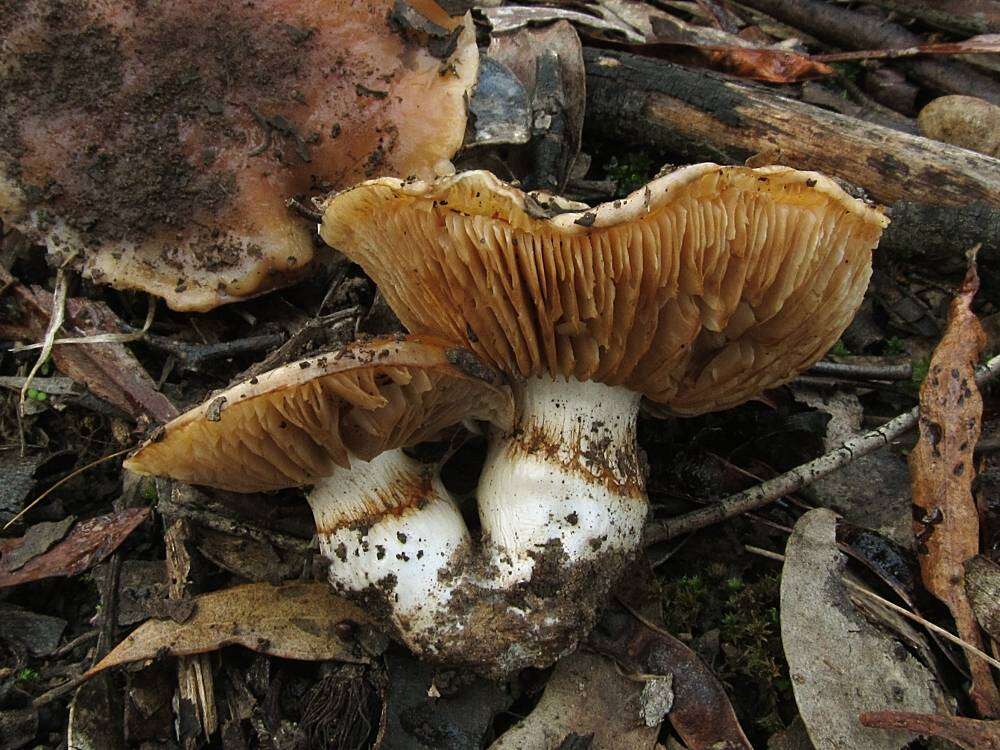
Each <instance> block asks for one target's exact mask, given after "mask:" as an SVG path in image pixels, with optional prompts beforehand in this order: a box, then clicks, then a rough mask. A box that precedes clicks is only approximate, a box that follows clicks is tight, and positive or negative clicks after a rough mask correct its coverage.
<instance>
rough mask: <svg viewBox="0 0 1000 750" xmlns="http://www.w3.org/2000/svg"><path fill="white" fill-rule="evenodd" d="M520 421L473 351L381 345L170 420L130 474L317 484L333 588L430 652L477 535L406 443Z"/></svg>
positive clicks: (245, 484)
mask: <svg viewBox="0 0 1000 750" xmlns="http://www.w3.org/2000/svg"><path fill="white" fill-rule="evenodd" d="M473 364H474V365H475V366H472V365H473ZM512 413H513V401H512V397H511V395H510V391H509V389H508V388H507V386H505V385H503V381H502V379H501V377H500V376H499V375H498V374H497V373H496V372H495V371H493V370H492V369H490V368H488V367H486V366H484V365H482V364H481V363H478V361H477V360H476V358H475V357H474V356H473V355H472V354H471V353H470V352H468V351H464V350H460V349H456V348H455V347H453V346H445V345H443V344H442V342H438V341H434V340H433V339H418V338H410V339H402V340H396V339H392V340H381V341H375V342H371V343H360V344H354V345H351V346H349V347H347V348H345V349H343V350H341V351H339V352H337V353H336V354H330V355H318V356H315V357H311V358H309V359H304V360H301V361H298V362H293V363H291V364H288V365H285V366H283V367H280V368H278V369H276V370H272V371H270V372H268V373H265V374H263V375H261V376H259V377H256V378H253V379H251V380H249V381H248V382H245V383H242V384H240V385H237V386H235V387H233V388H230V389H228V390H227V391H225V392H224V393H222V394H221V395H218V396H216V397H214V398H212V399H210V400H209V401H208V402H206V403H205V404H203V405H201V406H199V407H196V408H194V409H192V410H191V411H188V412H187V413H185V414H183V415H181V416H180V417H178V418H177V419H175V420H173V421H172V422H170V423H169V424H167V425H166V428H165V430H164V431H163V432H162V433H161V434H159V435H157V436H156V437H155V438H154V439H152V440H150V441H149V442H147V443H146V444H144V445H143V446H142V447H141V448H140V449H139V450H138V452H137V453H135V454H134V455H133V456H132V457H131V458H129V459H128V461H127V462H126V464H125V465H126V467H127V468H129V469H131V470H132V471H135V472H138V473H140V474H153V475H165V476H170V477H173V478H175V479H179V480H181V481H185V482H189V483H191V484H201V485H207V486H210V487H218V488H221V489H226V490H231V491H234V492H259V491H264V490H277V489H282V488H288V487H309V488H310V489H308V491H307V498H308V500H309V504H310V506H311V507H312V510H313V515H314V517H315V519H316V528H317V533H318V535H319V540H320V548H321V550H322V552H323V555H324V556H325V557H326V558H327V559H328V560H329V561H330V580H331V582H332V583H333V585H334V587H335V588H337V589H338V590H339V591H341V592H343V593H345V594H348V595H351V596H353V597H355V598H360V599H361V600H362V601H363V602H364V603H365V604H366V605H368V606H369V607H371V608H373V609H374V610H376V611H377V612H378V613H379V614H381V615H383V616H384V617H385V618H386V619H387V620H388V621H390V622H391V623H392V624H393V625H394V626H395V629H396V630H397V632H398V634H399V635H400V637H401V639H402V640H403V641H404V642H406V643H408V644H410V645H412V646H413V647H414V649H415V650H418V651H427V650H430V651H431V655H433V650H434V646H435V643H436V624H435V623H436V618H437V617H439V615H440V611H441V610H442V609H444V608H445V607H447V605H448V603H449V600H450V598H451V594H452V580H453V578H454V576H448V575H446V573H447V572H448V571H449V570H452V571H455V570H458V569H460V568H461V567H462V561H463V560H464V559H465V557H466V556H467V555H468V552H469V546H470V539H469V532H468V530H467V528H466V525H465V521H464V520H463V518H462V515H461V513H460V512H459V510H458V508H457V506H456V505H455V502H454V500H453V499H452V498H451V496H450V495H449V494H448V492H447V490H445V488H444V486H443V485H442V484H441V481H440V480H439V479H438V477H437V475H436V473H435V472H433V471H431V470H430V469H428V468H427V467H425V466H424V465H422V464H420V463H418V462H417V461H415V460H414V459H412V458H410V457H408V456H407V455H406V454H405V453H403V451H402V450H400V448H401V447H403V446H408V445H413V444H415V443H419V442H421V441H425V440H429V439H432V438H434V437H435V436H437V435H438V434H439V433H440V432H441V431H442V430H443V429H445V428H447V427H448V426H450V425H453V424H455V423H457V422H460V421H462V420H464V419H480V420H488V421H490V422H494V423H496V424H498V425H501V426H507V427H509V426H510V423H511V420H512ZM331 625H332V623H331Z"/></svg>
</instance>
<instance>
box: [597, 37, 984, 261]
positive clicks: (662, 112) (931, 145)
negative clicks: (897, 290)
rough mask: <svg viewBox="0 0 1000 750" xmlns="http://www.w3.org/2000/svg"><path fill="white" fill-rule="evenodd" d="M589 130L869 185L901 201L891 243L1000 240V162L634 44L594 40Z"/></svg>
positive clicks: (943, 246) (890, 247)
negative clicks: (764, 159)
mask: <svg viewBox="0 0 1000 750" xmlns="http://www.w3.org/2000/svg"><path fill="white" fill-rule="evenodd" d="M584 60H585V61H586V64H587V121H586V123H585V128H586V129H587V131H588V133H589V134H590V135H591V136H597V137H599V138H602V139H605V140H608V139H610V140H612V141H613V142H622V141H625V142H631V143H636V144H642V145H643V146H645V147H650V146H652V147H657V148H662V149H665V150H668V151H670V152H672V153H676V154H677V155H678V156H679V157H680V158H682V159H684V160H687V161H716V162H719V163H723V164H741V163H743V162H745V161H746V160H747V159H748V158H750V157H751V156H754V155H756V154H761V153H770V154H773V155H774V158H773V159H771V162H772V163H781V164H787V165H788V166H791V167H795V168H798V169H811V170H816V171H818V172H823V173H825V174H829V175H833V176H835V177H839V178H841V179H843V180H847V181H849V182H851V183H853V184H855V185H859V186H861V187H863V188H864V189H865V190H866V191H867V192H868V194H869V195H870V196H871V197H873V198H874V199H876V200H878V201H880V202H882V203H885V204H887V205H889V206H890V207H891V214H892V218H893V222H892V224H891V225H890V226H889V228H888V230H887V231H886V232H885V234H884V235H883V237H882V241H881V243H880V248H881V249H882V251H883V252H890V253H895V252H898V251H906V252H907V253H911V252H912V253H918V254H920V255H921V256H924V257H926V258H927V259H928V260H933V261H934V262H935V263H937V262H939V261H940V260H941V259H950V262H951V264H952V265H953V266H954V268H952V269H950V270H954V271H960V270H961V269H964V266H965V263H964V253H965V251H966V250H967V249H968V248H969V247H970V246H971V245H973V244H975V243H976V242H983V243H984V252H983V255H982V257H983V259H984V261H985V262H986V263H987V264H988V263H989V262H990V255H991V254H990V253H989V252H988V247H986V245H989V244H991V243H996V241H997V240H996V238H997V237H1000V232H998V231H997V229H998V228H1000V191H998V190H997V189H996V186H997V185H998V184H1000V160H998V159H992V158H990V157H988V156H983V155H980V154H975V153H973V152H970V151H968V150H966V149H961V148H958V147H956V146H951V145H949V144H945V143H938V142H937V141H932V140H930V139H928V138H922V137H920V136H915V135H908V134H906V133H901V132H899V131H896V130H892V129H889V128H885V127H880V126H878V125H873V124H870V123H867V122H864V121H862V120H859V119H857V118H854V117H849V116H846V115H842V114H837V113H835V112H829V111H827V110H824V109H821V108H819V107H815V106H812V105H809V104H804V103H803V102H800V101H797V100H794V99H789V98H786V97H783V96H780V95H778V94H776V93H774V92H773V91H771V90H768V89H765V88H763V87H760V86H755V85H751V84H747V83H742V82H738V81H734V80H732V79H729V78H725V77H723V76H720V75H716V74H713V73H710V72H707V71H704V70H690V69H686V68H682V67H679V66H676V65H671V64H669V63H664V62H662V61H658V60H649V59H646V58H642V57H638V56H636V55H631V54H628V53H624V52H616V51H610V50H595V49H590V48H586V49H584Z"/></svg>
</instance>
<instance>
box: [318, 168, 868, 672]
mask: <svg viewBox="0 0 1000 750" xmlns="http://www.w3.org/2000/svg"><path fill="white" fill-rule="evenodd" d="M887 223H888V220H887V219H886V218H885V216H884V215H883V214H882V213H881V212H880V211H879V210H877V209H876V208H873V207H872V206H869V205H867V204H866V203H864V202H862V201H861V200H857V199H854V198H851V197H850V196H849V195H848V194H847V193H845V192H844V191H843V190H842V189H841V188H840V187H839V186H838V185H837V184H836V183H835V182H833V181H832V180H830V179H829V178H827V177H824V176H822V175H820V174H817V173H814V172H802V171H796V170H793V169H790V168H787V167H776V166H775V167H765V168H762V169H750V168H745V167H720V166H718V165H714V164H698V165H694V166H690V167H686V168H683V169H680V170H677V171H675V172H672V173H670V174H667V175H665V176H663V177H660V178H658V179H656V180H654V181H653V182H651V183H649V184H648V185H646V186H645V187H643V188H641V189H640V190H638V191H636V192H635V193H633V194H632V195H630V196H629V197H627V198H625V199H624V200H620V201H614V202H611V203H606V204H603V205H600V206H597V207H596V208H587V207H585V206H584V207H580V205H579V204H568V203H567V202H565V201H560V200H559V199H556V198H553V197H551V196H546V195H540V194H525V193H522V192H521V191H520V190H518V189H516V188H514V187H512V186H510V185H507V184H504V183H503V182H501V181H500V180H498V179H497V178H496V177H494V176H493V175H491V174H489V173H486V172H467V173H463V174H458V175H455V176H452V177H448V178H443V179H438V180H436V181H433V182H422V181H401V180H397V179H391V178H382V179H378V180H372V181H369V182H366V183H363V184H361V185H359V186H356V187H354V188H351V189H349V190H347V191H344V192H342V193H339V194H336V195H334V196H332V197H331V198H330V199H328V201H327V203H326V204H325V211H324V216H323V222H322V226H321V234H322V236H323V238H324V239H325V240H326V241H327V242H328V243H329V244H330V245H332V246H333V247H335V248H337V249H338V250H340V251H342V252H343V253H345V254H346V255H347V256H348V257H349V258H350V259H352V260H354V261H355V262H357V263H359V264H360V265H361V266H362V267H363V268H364V269H365V271H366V272H367V273H368V274H369V276H371V277H372V279H374V280H375V282H376V283H377V284H378V286H379V289H380V290H381V292H382V294H384V295H385V297H386V299H387V300H388V302H389V304H390V305H391V307H392V308H393V309H394V310H395V312H396V313H397V315H398V316H399V318H400V320H402V322H403V323H404V324H405V325H406V326H407V327H408V328H409V329H410V330H411V331H413V332H415V333H422V334H433V335H438V336H442V337H445V338H448V339H450V340H454V341H460V342H463V344H464V345H465V346H467V347H469V348H470V349H472V350H473V351H475V352H476V353H477V354H478V355H479V356H480V357H482V358H483V359H484V360H485V361H487V362H489V363H491V364H492V365H493V366H495V367H497V368H498V369H500V370H501V371H503V372H506V373H508V374H510V375H513V376H517V377H519V378H520V379H521V380H520V398H519V401H520V403H519V407H520V408H519V413H518V421H517V423H516V424H515V426H514V429H513V430H509V431H504V430H502V429H500V430H496V431H494V433H493V435H492V437H491V445H490V449H489V454H488V457H487V461H486V465H485V467H484V470H483V475H482V477H481V480H480V485H479V493H478V501H479V513H480V518H481V522H482V528H483V534H484V543H485V544H486V545H487V550H486V555H487V557H488V559H489V560H490V563H491V569H492V570H493V574H492V578H491V582H492V585H494V586H495V587H497V588H498V589H504V590H509V591H514V590H518V589H523V588H524V587H526V586H527V587H528V588H530V587H531V586H532V585H533V584H537V583H541V584H544V586H538V587H536V589H537V590H539V591H541V592H542V593H540V594H539V595H540V596H541V597H543V600H542V602H541V603H539V604H536V609H539V610H541V609H544V608H545V607H549V608H550V615H551V620H552V623H553V624H552V627H551V628H550V629H549V631H547V633H548V635H547V637H549V641H548V642H547V643H546V644H545V647H544V648H532V649H526V651H525V654H526V656H525V661H524V662H523V663H532V662H529V661H527V659H528V658H529V655H528V652H529V651H530V652H531V653H530V657H531V658H536V659H538V661H536V662H534V663H536V664H538V665H542V664H544V663H546V662H549V661H551V660H553V659H554V658H556V657H557V656H558V655H559V654H560V653H562V652H563V651H565V650H566V649H567V648H569V647H571V646H572V645H573V643H575V640H576V639H577V638H579V637H580V635H581V633H583V632H585V631H586V629H587V628H589V626H590V625H591V624H592V622H593V617H594V609H595V607H596V606H597V605H599V604H600V602H601V601H602V600H603V598H604V597H605V596H606V593H607V591H608V589H609V587H610V585H611V584H612V582H613V581H614V580H615V579H616V578H617V577H618V576H619V575H620V574H621V572H622V570H623V567H624V565H625V563H626V561H627V560H628V559H629V558H630V557H631V556H632V555H633V554H634V552H635V550H636V548H637V546H638V543H639V539H640V536H641V533H642V528H643V524H644V521H645V519H646V514H647V507H648V503H647V498H646V494H645V488H644V475H643V465H642V461H641V460H640V458H639V454H638V451H637V446H636V439H635V419H636V413H637V409H638V405H639V400H640V398H641V397H642V396H646V397H647V398H649V399H652V400H653V401H656V402H659V403H662V404H665V405H667V406H668V407H669V408H670V409H671V410H672V411H673V412H675V413H678V414H699V413H703V412H708V411H713V410H717V409H724V408H728V407H731V406H735V405H737V404H739V403H741V402H743V401H746V400H747V399H749V398H751V397H753V396H755V395H756V394H759V393H760V392H761V391H763V390H764V389H766V388H770V387H774V386H777V385H780V384H781V383H784V382H786V381H788V380H790V379H791V378H792V377H794V376H795V375H796V374H797V373H798V372H800V371H802V370H803V369H805V368H807V367H809V365H811V364H812V363H813V362H815V361H816V360H817V359H819V358H820V357H821V356H822V355H823V354H824V353H825V352H826V351H827V349H828V348H829V347H830V346H832V345H833V343H834V342H836V340H837V338H838V337H839V335H840V334H841V332H842V331H843V330H844V329H845V328H846V326H847V325H848V323H849V322H850V320H851V318H852V317H853V315H854V312H855V311H856V309H857V307H858V306H859V305H860V303H861V300H862V297H863V294H864V291H865V288H866V286H867V283H868V279H869V276H870V274H871V255H872V250H873V249H874V247H875V246H876V244H877V243H878V240H879V237H880V235H881V232H882V230H883V228H884V227H885V226H886V225H887ZM545 592H548V593H545ZM567 592H572V593H570V594H567ZM545 597H547V599H545ZM567 597H576V599H577V601H578V602H579V606H577V607H575V608H572V609H567V608H565V604H566V600H567ZM570 616H572V617H575V618H577V619H576V621H572V622H571V621H570V619H569V618H570ZM560 628H561V630H560ZM557 631H558V632H557ZM536 646H537V644H536ZM546 649H547V650H546Z"/></svg>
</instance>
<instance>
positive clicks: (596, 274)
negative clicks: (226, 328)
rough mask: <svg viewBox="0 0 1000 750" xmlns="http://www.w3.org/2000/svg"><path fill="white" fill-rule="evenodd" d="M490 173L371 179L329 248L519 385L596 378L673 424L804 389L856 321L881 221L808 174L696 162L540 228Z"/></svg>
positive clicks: (430, 327)
mask: <svg viewBox="0 0 1000 750" xmlns="http://www.w3.org/2000/svg"><path fill="white" fill-rule="evenodd" d="M533 203H537V201H534V200H533V198H532V196H531V195H526V194H524V193H522V192H521V191H520V190H518V189H516V188H514V187H511V186H510V185H507V184H505V183H503V182H501V181H500V180H499V179H497V178H496V177H494V176H493V175H492V174H489V173H488V172H466V173H462V174H459V175H456V176H454V177H451V178H445V179H438V180H436V181H433V182H421V181H400V180H397V179H391V178H382V179H378V180H371V181H369V182H365V183H363V184H361V185H359V186H356V187H354V188H352V189H350V190H347V191H345V192H342V193H339V194H337V195H334V196H332V197H331V198H330V199H328V201H327V202H326V204H325V212H324V217H323V224H322V227H321V230H320V233H321V235H322V236H323V239H324V240H326V241H327V242H328V243H329V244H330V245H332V246H333V247H335V248H337V249H338V250H340V251H342V252H344V253H345V254H346V255H347V256H348V257H350V258H351V259H352V260H354V261H356V262H358V263H360V264H361V266H362V267H363V268H364V269H365V271H366V272H367V273H368V274H369V275H370V276H371V277H372V278H373V279H374V280H375V282H376V283H377V284H378V285H379V288H380V289H381V290H382V292H383V294H385V295H386V298H387V300H388V301H389V303H390V305H391V306H392V308H393V309H394V310H395V311H396V313H397V314H398V315H399V318H400V320H402V321H403V323H404V324H405V325H406V326H407V327H408V328H409V329H410V330H411V331H415V332H420V333H434V334H435V335H440V336H444V337H447V338H453V339H456V340H459V341H464V342H466V344H467V345H468V346H469V347H470V348H471V349H473V350H474V351H475V352H476V353H477V354H478V355H479V356H481V357H483V358H484V359H485V360H486V361H488V362H491V363H492V364H494V365H495V366H496V367H498V368H499V369H501V370H503V371H505V372H508V373H514V374H519V375H521V376H523V377H529V376H532V375H539V374H543V373H547V374H549V375H550V376H552V377H559V376H563V377H567V378H568V377H573V378H576V379H578V380H597V381H600V382H604V383H607V384H609V385H615V386H617V385H622V386H626V387H629V388H632V389H634V390H637V391H639V392H641V393H643V394H645V395H646V396H648V397H649V398H650V399H652V400H654V401H658V402H661V403H665V404H668V405H669V407H670V408H671V409H672V410H674V411H675V412H678V413H686V414H693V413H700V412H705V411H711V410H714V409H720V408H724V407H727V406H732V405H735V404H738V403H740V402H742V401H745V400H746V399H748V398H751V397H752V396H754V395H756V394H758V393H760V392H761V391H762V390H764V389H765V388H768V387H773V386H776V385H779V384H781V383H782V382H785V381H786V380H788V379H790V378H791V377H793V376H794V375H795V374H796V373H797V372H798V371H800V370H801V369H803V368H804V367H806V366H808V365H809V364H811V363H812V362H813V361H815V360H816V359H818V358H819V357H820V356H822V354H823V353H824V352H825V351H826V350H827V349H829V347H830V346H832V345H833V344H834V343H835V342H836V340H837V338H838V337H839V335H840V334H841V332H842V331H843V330H844V328H846V326H847V325H848V323H849V322H850V320H851V318H852V316H853V315H854V312H855V311H856V309H857V307H858V305H860V303H861V299H862V296H863V294H864V290H865V288H866V286H867V283H868V278H869V276H870V274H871V253H872V250H873V249H874V247H875V246H876V244H877V243H878V240H879V237H880V235H881V232H882V230H883V229H884V228H885V226H886V225H887V224H888V219H887V218H886V217H885V216H884V215H883V214H882V213H881V212H880V211H879V210H877V209H876V208H874V207H872V206H869V205H867V204H865V203H864V202H862V201H860V200H857V199H854V198H851V197H850V196H848V195H847V194H846V193H845V192H844V191H843V190H842V189H841V188H840V187H839V186H838V185H837V184H836V183H834V182H833V181H832V180H830V179H829V178H827V177H824V176H823V175H820V174H817V173H815V172H802V171H797V170H794V169H790V168H788V167H779V166H772V167H764V168H761V169H750V168H746V167H720V166H718V165H715V164H697V165H693V166H690V167H685V168H682V169H680V170H677V171H675V172H673V173H670V174H668V175H666V176H663V177H660V178H658V179H656V180H654V181H653V182H651V183H649V184H648V185H646V186H645V187H643V188H641V189H639V190H638V191H636V192H635V193H633V194H632V195H630V196H629V197H627V198H625V199H624V200H620V201H614V202H610V203H605V204H602V205H600V206H597V207H596V208H593V209H575V210H572V209H571V210H562V208H561V207H560V206H559V205H553V204H552V203H549V202H547V201H543V203H544V204H545V205H550V210H549V213H550V214H551V216H550V217H549V216H547V215H545V214H544V213H543V214H539V212H538V211H537V210H532V204H533Z"/></svg>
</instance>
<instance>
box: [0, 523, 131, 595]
mask: <svg viewBox="0 0 1000 750" xmlns="http://www.w3.org/2000/svg"><path fill="white" fill-rule="evenodd" d="M148 517H149V508H128V509H126V510H123V511H121V512H120V513H109V514H107V515H104V516H98V517H97V518H90V519H88V520H86V521H81V522H80V523H78V524H77V525H76V526H74V527H73V528H72V529H71V530H70V532H69V534H68V535H67V536H66V538H65V539H63V540H62V541H61V542H59V544H57V545H55V546H54V547H52V548H51V549H50V550H49V551H48V552H45V553H44V554H41V555H38V556H37V557H33V558H31V559H30V560H28V561H27V562H26V563H25V564H24V565H22V566H21V567H19V568H18V569H17V570H14V571H7V570H0V588H5V587H7V586H18V585H20V584H22V583H29V582H31V581H38V580H40V579H42V578H52V577H55V576H72V575H76V574H77V573H82V572H83V571H85V570H87V569H88V568H91V567H93V566H94V565H97V563H99V562H101V560H103V559H104V558H105V557H107V556H108V555H110V554H111V553H112V552H114V551H115V550H116V549H117V548H118V546H119V545H120V544H121V543H122V542H124V541H125V539H127V538H128V536H129V534H131V533H132V532H133V531H135V529H136V528H137V527H138V526H139V524H141V523H142V522H143V521H145V520H146V519H147V518H148ZM11 547H12V548H13V545H11Z"/></svg>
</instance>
